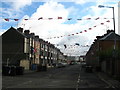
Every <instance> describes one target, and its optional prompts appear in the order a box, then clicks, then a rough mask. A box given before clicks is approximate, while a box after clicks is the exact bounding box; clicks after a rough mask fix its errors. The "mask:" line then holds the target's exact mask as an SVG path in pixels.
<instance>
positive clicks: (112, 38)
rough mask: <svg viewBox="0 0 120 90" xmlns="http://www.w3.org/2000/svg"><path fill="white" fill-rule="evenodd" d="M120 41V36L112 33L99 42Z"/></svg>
mask: <svg viewBox="0 0 120 90" xmlns="http://www.w3.org/2000/svg"><path fill="white" fill-rule="evenodd" d="M115 39H116V40H120V36H119V35H118V34H116V33H114V32H110V33H108V34H106V35H104V36H103V37H102V38H100V39H99V40H115Z"/></svg>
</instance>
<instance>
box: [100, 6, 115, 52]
mask: <svg viewBox="0 0 120 90" xmlns="http://www.w3.org/2000/svg"><path fill="white" fill-rule="evenodd" d="M98 7H99V8H112V9H113V27H114V33H115V15H114V7H111V6H103V5H99V6H98ZM114 38H115V40H114V50H115V49H116V36H115V35H114Z"/></svg>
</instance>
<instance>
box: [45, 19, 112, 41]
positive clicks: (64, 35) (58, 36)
mask: <svg viewBox="0 0 120 90" xmlns="http://www.w3.org/2000/svg"><path fill="white" fill-rule="evenodd" d="M106 22H107V23H109V22H110V20H107V21H106ZM104 24H105V23H103V22H102V23H100V25H104ZM97 26H98V25H94V26H93V27H90V28H88V30H89V31H90V30H92V29H93V28H96V27H97ZM88 30H83V31H80V32H77V33H72V34H69V35H63V36H55V37H49V38H47V39H55V38H61V37H65V36H74V35H77V34H81V33H84V32H88Z"/></svg>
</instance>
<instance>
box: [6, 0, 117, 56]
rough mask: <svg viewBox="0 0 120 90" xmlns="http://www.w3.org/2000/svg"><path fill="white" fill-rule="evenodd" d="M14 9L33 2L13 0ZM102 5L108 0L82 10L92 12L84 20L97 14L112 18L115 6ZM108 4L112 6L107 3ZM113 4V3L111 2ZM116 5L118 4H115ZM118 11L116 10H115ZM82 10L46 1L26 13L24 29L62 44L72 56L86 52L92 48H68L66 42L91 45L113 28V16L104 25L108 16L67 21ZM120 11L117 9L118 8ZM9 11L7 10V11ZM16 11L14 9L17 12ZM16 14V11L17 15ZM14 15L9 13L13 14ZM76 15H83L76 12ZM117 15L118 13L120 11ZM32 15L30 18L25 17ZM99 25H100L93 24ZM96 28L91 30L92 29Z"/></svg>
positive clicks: (79, 0)
mask: <svg viewBox="0 0 120 90" xmlns="http://www.w3.org/2000/svg"><path fill="white" fill-rule="evenodd" d="M72 2H75V3H76V4H81V5H82V4H85V3H86V2H91V1H89V0H87V1H85V0H75V1H74V0H72ZM12 3H13V5H12V8H16V10H17V9H18V10H22V9H24V7H25V6H26V5H31V4H32V1H31V0H26V1H25V3H23V2H21V1H20V0H17V2H12ZM99 4H103V5H104V2H100V1H99V2H96V4H95V5H94V6H90V7H88V8H87V7H86V8H85V9H83V10H82V11H85V12H89V13H88V14H87V15H85V16H83V17H82V19H85V18H88V17H90V18H97V17H103V18H104V17H107V18H112V10H111V9H107V8H106V9H105V8H104V9H102V8H98V5H99ZM105 5H109V4H107V3H105ZM110 5H111V4H110ZM113 5H114V6H116V5H117V4H113ZM115 10H116V9H115ZM73 12H74V13H79V12H78V8H74V7H69V8H65V6H64V5H62V4H61V3H58V2H53V1H50V2H46V3H44V4H43V5H40V6H39V8H37V10H36V12H35V13H33V14H32V15H31V16H28V15H25V16H24V17H23V18H22V19H21V21H20V23H19V26H21V27H24V29H30V32H34V33H35V34H36V35H39V36H40V38H43V39H45V40H46V41H49V42H51V43H53V44H61V46H59V47H58V48H60V49H61V51H62V52H64V53H67V54H70V55H84V54H85V53H86V52H85V51H87V50H88V49H89V47H76V48H66V49H64V46H63V44H67V45H74V44H75V43H79V44H80V45H91V44H92V42H93V41H94V39H95V38H96V36H97V35H103V34H104V33H105V32H106V30H107V29H108V28H109V29H113V23H112V19H110V21H111V23H106V24H104V25H100V23H101V22H106V20H104V19H100V20H96V21H95V20H82V21H76V23H72V24H69V23H67V18H69V16H70V15H71V13H73ZM115 12H116V13H117V11H115ZM6 13H7V12H6ZM13 13H14V12H13ZM13 13H12V14H13ZM12 14H9V15H10V16H12ZM75 15H76V17H79V15H77V14H75ZM116 15H117V14H116ZM59 16H60V17H62V19H60V20H58V19H57V18H58V17H59ZM40 17H43V20H38V18H40ZM25 18H28V19H29V20H28V21H25V20H24V19H25ZM48 18H53V19H52V20H48ZM95 25H97V27H96V28H93V26H95ZM91 27H92V30H91V31H90V30H88V28H91ZM83 30H88V32H86V33H85V32H84V33H82V34H78V35H74V36H68V35H69V34H73V33H74V34H75V33H77V32H80V31H83ZM64 35H65V37H62V38H56V39H47V38H49V37H55V36H64Z"/></svg>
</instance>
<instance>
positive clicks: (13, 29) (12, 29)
mask: <svg viewBox="0 0 120 90" xmlns="http://www.w3.org/2000/svg"><path fill="white" fill-rule="evenodd" d="M10 30H11V31H16V32H17V33H18V34H20V35H21V36H23V37H26V36H25V35H24V34H23V33H21V32H19V31H18V30H17V29H15V28H13V27H11V28H9V29H8V30H7V31H6V32H4V33H3V34H2V36H3V35H4V34H6V33H7V32H9V31H10Z"/></svg>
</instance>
